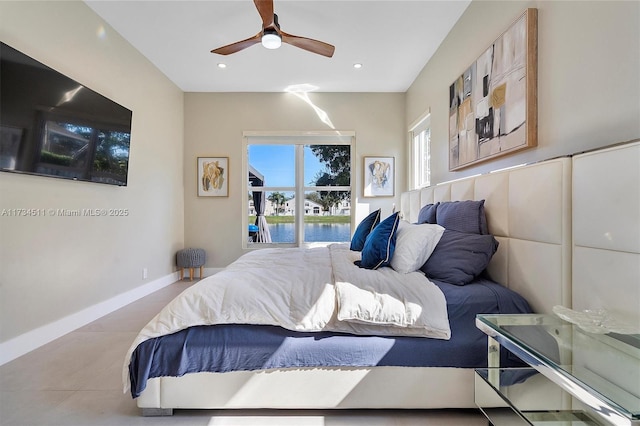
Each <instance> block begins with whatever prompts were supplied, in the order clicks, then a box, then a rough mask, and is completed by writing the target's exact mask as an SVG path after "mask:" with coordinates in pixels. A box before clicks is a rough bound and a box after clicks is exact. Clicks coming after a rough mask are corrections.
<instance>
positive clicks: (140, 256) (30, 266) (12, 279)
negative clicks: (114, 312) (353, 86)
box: [0, 1, 184, 342]
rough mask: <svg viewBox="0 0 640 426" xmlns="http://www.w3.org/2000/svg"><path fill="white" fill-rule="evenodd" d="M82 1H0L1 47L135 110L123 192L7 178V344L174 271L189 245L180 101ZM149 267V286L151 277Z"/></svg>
mask: <svg viewBox="0 0 640 426" xmlns="http://www.w3.org/2000/svg"><path fill="white" fill-rule="evenodd" d="M103 25H104V24H103V22H102V21H101V20H100V19H99V18H98V17H97V16H96V15H95V14H94V13H93V12H92V11H91V10H90V9H89V8H88V7H87V6H86V5H85V4H84V3H83V2H77V1H74V2H66V1H63V2H50V1H45V2H6V1H2V2H0V39H1V40H2V41H3V42H5V43H7V44H9V45H11V46H13V47H15V48H16V49H18V50H21V51H22V52H24V53H26V54H27V55H29V56H32V57H33V58H35V59H37V60H39V61H41V62H43V63H45V64H47V65H49V66H50V67H52V68H54V69H56V70H58V71H60V72H62V73H64V74H66V75H67V76H69V77H71V78H74V79H75V80H77V81H79V82H81V83H83V84H85V85H86V86H88V87H90V88H92V89H93V90H95V91H97V92H99V93H101V94H103V95H105V96H107V97H109V98H111V99H113V100H114V101H116V102H118V103H120V104H122V105H124V106H126V107H128V108H129V109H131V110H133V128H132V135H131V161H130V163H129V183H128V186H126V187H116V186H110V185H101V184H92V183H82V182H73V181H67V180H62V179H52V178H44V177H36V176H26V175H18V174H11V173H0V210H2V209H18V208H37V209H49V208H54V209H58V208H61V209H78V208H80V209H82V208H122V209H128V210H129V216H127V217H51V216H50V215H47V216H46V217H8V216H2V217H0V327H1V330H0V342H4V341H7V340H8V339H11V338H13V337H15V336H18V335H21V334H23V333H25V332H27V331H30V330H33V329H36V328H38V327H41V326H43V325H45V324H48V323H51V322H53V321H57V320H60V319H61V318H64V317H66V316H68V315H71V314H74V313H76V312H78V311H81V310H83V309H86V308H88V307H91V306H93V305H95V304H97V303H101V302H104V301H105V300H108V299H109V298H111V297H114V296H116V295H118V294H121V293H124V292H127V291H129V290H132V289H135V288H136V287H138V286H141V285H143V284H145V283H148V282H150V281H153V280H157V279H159V278H160V277H164V276H167V275H168V274H171V273H173V271H174V266H173V265H174V263H175V261H174V256H175V251H176V250H177V249H178V248H181V247H182V246H183V239H184V228H183V215H184V207H183V182H182V174H183V171H182V167H183V163H182V159H183V93H182V92H181V91H180V90H179V89H178V88H177V87H176V86H175V85H174V84H172V83H171V82H169V80H168V79H167V78H166V77H164V75H162V74H161V73H160V72H159V71H158V70H157V69H156V68H154V67H153V66H152V65H151V64H150V63H149V62H148V61H147V60H146V59H145V58H144V57H142V55H140V54H139V53H138V52H137V51H136V50H135V49H133V48H132V47H131V45H129V44H128V43H127V42H126V41H124V40H123V39H122V38H121V37H120V36H119V35H118V34H117V33H115V32H114V31H113V30H112V29H111V28H109V27H104V28H105V33H104V36H103V37H100V36H99V34H100V32H99V30H100V28H103ZM143 267H147V268H148V273H149V275H148V278H147V280H143V279H142V268H143Z"/></svg>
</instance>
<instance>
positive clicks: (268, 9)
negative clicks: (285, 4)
mask: <svg viewBox="0 0 640 426" xmlns="http://www.w3.org/2000/svg"><path fill="white" fill-rule="evenodd" d="M253 2H254V3H255V5H256V9H258V13H259V14H260V17H261V18H262V28H269V27H273V26H275V25H274V18H273V0H253Z"/></svg>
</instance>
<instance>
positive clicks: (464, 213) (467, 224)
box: [436, 200, 489, 235]
mask: <svg viewBox="0 0 640 426" xmlns="http://www.w3.org/2000/svg"><path fill="white" fill-rule="evenodd" d="M436 223H437V224H438V225H440V226H443V227H444V228H445V229H451V230H452V231H459V232H467V233H470V234H481V235H487V234H489V229H488V228H487V217H486V215H485V212H484V200H480V201H473V200H466V201H446V202H443V203H440V204H439V205H438V208H437V210H436Z"/></svg>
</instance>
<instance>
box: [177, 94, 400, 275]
mask: <svg viewBox="0 0 640 426" xmlns="http://www.w3.org/2000/svg"><path fill="white" fill-rule="evenodd" d="M404 96H405V95H404V94H403V93H309V100H310V101H311V103H313V104H314V105H315V106H316V107H317V108H320V109H322V110H323V111H325V112H326V113H327V115H328V117H329V119H330V120H331V122H332V123H333V126H334V128H335V129H338V130H351V131H355V132H356V150H355V153H356V167H357V168H356V173H355V176H356V186H355V194H354V197H353V198H352V201H353V205H354V207H355V217H356V219H362V218H363V217H364V216H366V214H367V213H368V212H369V211H372V210H375V209H377V208H382V211H383V217H385V216H387V215H389V214H391V210H392V205H393V203H394V202H396V203H398V201H397V200H398V199H399V198H398V197H396V198H390V197H384V198H362V157H363V156H366V155H383V156H393V157H395V158H396V159H402V158H404V157H405V156H406V152H405V135H406V130H405V124H404V118H405V114H404V103H405V98H404ZM250 130H255V131H307V130H323V131H327V130H332V129H331V128H330V127H329V126H327V125H326V124H324V123H323V122H322V121H321V120H320V119H319V118H318V115H317V114H316V112H315V111H314V109H313V108H312V107H311V105H309V104H308V103H306V102H305V101H303V100H302V99H300V98H299V97H297V96H296V95H293V94H291V93H187V94H185V155H184V180H185V244H186V245H189V246H194V247H201V248H204V249H206V251H207V255H208V259H207V266H208V267H222V266H226V265H228V264H229V263H230V262H232V261H233V260H235V259H236V258H238V256H240V255H241V254H242V253H243V251H242V238H243V236H245V235H246V230H243V227H242V215H243V214H244V212H243V211H242V207H241V206H242V197H246V196H247V190H246V184H247V177H246V176H242V158H243V155H244V153H243V152H242V148H243V141H242V132H243V131H250ZM199 156H223V157H229V171H230V182H229V194H230V195H229V197H228V198H198V197H197V196H196V158H197V157H199ZM276 161H277V160H276ZM402 173H404V171H403V170H402V162H401V163H400V168H399V169H398V171H397V176H402ZM396 195H397V194H396Z"/></svg>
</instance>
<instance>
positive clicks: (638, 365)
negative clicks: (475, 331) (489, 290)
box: [476, 314, 640, 426]
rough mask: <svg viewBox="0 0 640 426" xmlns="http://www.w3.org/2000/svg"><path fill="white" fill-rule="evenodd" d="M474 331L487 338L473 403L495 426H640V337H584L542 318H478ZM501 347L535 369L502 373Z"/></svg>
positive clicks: (564, 324)
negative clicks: (484, 365) (485, 356)
mask: <svg viewBox="0 0 640 426" xmlns="http://www.w3.org/2000/svg"><path fill="white" fill-rule="evenodd" d="M476 326H477V327H478V328H479V329H480V330H482V331H483V332H484V333H485V334H487V336H488V368H486V369H477V370H476V403H477V404H478V406H479V408H480V409H481V410H482V411H483V412H484V413H485V415H486V416H487V417H488V418H489V421H490V422H491V423H492V424H494V425H496V426H498V425H500V424H524V425H539V424H540V425H542V424H544V425H551V424H554V425H556V424H557V425H560V424H562V425H591V424H593V425H625V426H639V425H640V335H621V334H614V333H609V334H594V333H587V332H585V331H583V330H582V329H580V328H579V327H577V326H575V325H573V324H571V323H569V322H566V321H564V320H562V319H560V318H557V317H555V316H552V315H540V314H524V315H523V314H519V315H478V316H477V317H476ZM501 346H502V347H504V348H506V349H508V350H509V351H510V352H512V353H514V354H515V355H517V356H518V357H519V358H520V359H521V360H522V361H524V362H525V363H527V364H528V365H529V367H530V368H524V369H505V368H500V365H499V364H500V347H501ZM536 373H541V375H540V374H536ZM487 385H488V386H489V388H488V389H490V390H492V391H493V392H494V393H495V395H494V397H493V398H492V397H491V395H489V396H487V394H486V392H483V391H482V389H481V388H482V386H484V389H487V388H486V386H487ZM536 395H537V396H536ZM504 419H507V420H504ZM508 419H511V420H508ZM516 420H517V421H516ZM518 422H519V423H518Z"/></svg>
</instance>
